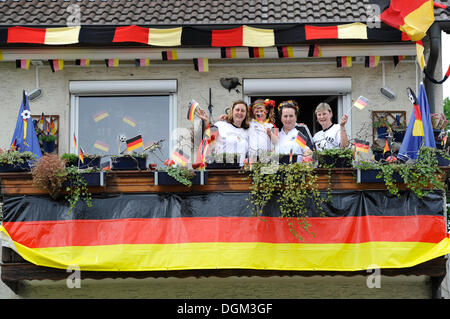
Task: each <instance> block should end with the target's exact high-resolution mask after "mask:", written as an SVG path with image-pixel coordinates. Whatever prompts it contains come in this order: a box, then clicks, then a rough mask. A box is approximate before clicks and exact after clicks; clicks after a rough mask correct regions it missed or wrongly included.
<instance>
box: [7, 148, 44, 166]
mask: <svg viewBox="0 0 450 319" xmlns="http://www.w3.org/2000/svg"><path fill="white" fill-rule="evenodd" d="M35 159H36V156H35V155H34V154H33V153H32V152H29V151H26V152H22V153H21V152H19V151H4V152H3V151H1V150H0V164H9V165H14V164H23V163H25V162H26V161H32V160H35Z"/></svg>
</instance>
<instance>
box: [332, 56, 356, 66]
mask: <svg viewBox="0 0 450 319" xmlns="http://www.w3.org/2000/svg"><path fill="white" fill-rule="evenodd" d="M336 66H337V67H338V68H350V67H352V57H351V56H338V57H336Z"/></svg>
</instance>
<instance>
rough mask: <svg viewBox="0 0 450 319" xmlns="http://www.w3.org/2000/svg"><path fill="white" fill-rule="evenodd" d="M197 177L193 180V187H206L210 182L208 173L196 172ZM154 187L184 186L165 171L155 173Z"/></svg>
mask: <svg viewBox="0 0 450 319" xmlns="http://www.w3.org/2000/svg"><path fill="white" fill-rule="evenodd" d="M194 173H195V176H194V177H193V178H192V180H191V181H192V185H205V184H206V183H207V181H208V172H207V171H194ZM154 185H182V184H181V183H180V182H179V181H177V180H176V179H175V178H173V177H172V176H170V175H169V174H168V173H167V172H164V171H155V172H154Z"/></svg>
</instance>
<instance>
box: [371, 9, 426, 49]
mask: <svg viewBox="0 0 450 319" xmlns="http://www.w3.org/2000/svg"><path fill="white" fill-rule="evenodd" d="M372 2H374V3H376V4H379V2H384V3H385V2H386V1H380V0H375V1H373V0H372ZM380 19H381V21H382V22H384V23H386V24H387V25H389V26H391V27H393V28H396V29H399V30H400V31H403V32H404V33H406V34H407V35H408V36H409V38H410V39H411V40H412V41H418V40H421V39H422V38H423V37H424V36H425V35H426V33H427V30H428V28H429V27H430V26H431V25H432V24H433V22H434V8H433V0H408V1H404V0H391V1H390V3H389V7H387V9H386V10H384V11H383V12H382V13H381V15H380Z"/></svg>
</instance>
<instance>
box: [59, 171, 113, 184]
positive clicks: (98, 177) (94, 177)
mask: <svg viewBox="0 0 450 319" xmlns="http://www.w3.org/2000/svg"><path fill="white" fill-rule="evenodd" d="M81 175H82V176H83V178H84V179H85V180H86V183H87V186H106V173H105V172H93V173H81ZM62 186H63V187H67V186H69V187H70V182H69V181H65V182H64V183H63V184H62Z"/></svg>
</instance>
